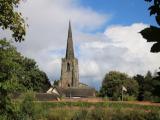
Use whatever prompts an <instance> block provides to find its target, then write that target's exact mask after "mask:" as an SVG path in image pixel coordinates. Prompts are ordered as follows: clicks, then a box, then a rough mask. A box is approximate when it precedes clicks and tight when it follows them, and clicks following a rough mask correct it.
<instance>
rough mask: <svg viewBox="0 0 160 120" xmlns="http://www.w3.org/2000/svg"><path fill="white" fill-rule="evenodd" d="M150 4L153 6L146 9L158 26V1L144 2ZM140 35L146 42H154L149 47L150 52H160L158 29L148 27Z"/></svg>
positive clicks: (159, 30) (159, 9) (159, 3)
mask: <svg viewBox="0 0 160 120" xmlns="http://www.w3.org/2000/svg"><path fill="white" fill-rule="evenodd" d="M145 1H147V2H152V3H153V4H152V5H151V6H150V7H149V8H148V10H149V11H150V15H155V19H156V22H157V24H158V26H160V1H159V0H145ZM140 33H141V35H142V36H143V37H144V38H145V39H146V40H147V42H154V44H153V46H152V47H151V52H154V53H155V52H160V39H159V38H160V28H159V27H156V26H152V25H151V26H150V27H148V28H145V29H144V30H142V31H141V32H140Z"/></svg>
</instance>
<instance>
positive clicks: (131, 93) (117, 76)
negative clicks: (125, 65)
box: [98, 71, 160, 102]
mask: <svg viewBox="0 0 160 120" xmlns="http://www.w3.org/2000/svg"><path fill="white" fill-rule="evenodd" d="M158 76H159V75H158V74H157V73H154V74H152V73H151V72H150V71H148V72H147V73H146V75H140V74H137V75H135V76H133V77H130V76H129V75H127V74H126V73H121V72H118V71H110V72H109V73H106V75H105V77H104V79H103V81H102V87H101V88H100V91H99V94H98V95H99V96H101V97H108V98H109V99H111V100H121V97H122V86H124V87H125V88H126V89H127V91H126V92H124V100H139V101H155V102H160V94H159V93H160V89H159V88H160V78H159V77H158Z"/></svg>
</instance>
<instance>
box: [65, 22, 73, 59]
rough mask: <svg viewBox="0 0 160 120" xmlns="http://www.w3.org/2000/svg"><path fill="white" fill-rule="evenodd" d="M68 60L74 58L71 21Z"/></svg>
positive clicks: (67, 50) (67, 51)
mask: <svg viewBox="0 0 160 120" xmlns="http://www.w3.org/2000/svg"><path fill="white" fill-rule="evenodd" d="M66 58H67V59H70V58H74V49H73V40H72V29H71V22H70V21H69V29H68V38H67V49H66Z"/></svg>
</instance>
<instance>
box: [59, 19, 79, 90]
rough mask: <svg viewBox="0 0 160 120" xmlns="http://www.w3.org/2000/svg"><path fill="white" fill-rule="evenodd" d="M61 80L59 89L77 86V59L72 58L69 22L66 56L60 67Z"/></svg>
mask: <svg viewBox="0 0 160 120" xmlns="http://www.w3.org/2000/svg"><path fill="white" fill-rule="evenodd" d="M61 67H62V68H61V78H60V82H59V87H62V88H69V87H74V88H78V86H79V70H78V59H77V58H75V56H74V48H73V39H72V30H71V24H70V22H69V29H68V39H67V49H66V56H65V58H62V65H61Z"/></svg>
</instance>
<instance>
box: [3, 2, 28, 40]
mask: <svg viewBox="0 0 160 120" xmlns="http://www.w3.org/2000/svg"><path fill="white" fill-rule="evenodd" d="M21 1H22V0H0V27H1V28H2V29H3V30H5V29H10V30H11V31H12V32H13V33H12V37H13V38H14V39H15V41H19V42H21V41H22V40H24V36H25V34H26V32H25V26H26V25H25V22H24V19H23V18H22V14H21V13H20V12H18V11H17V8H18V5H19V4H20V2H21Z"/></svg>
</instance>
